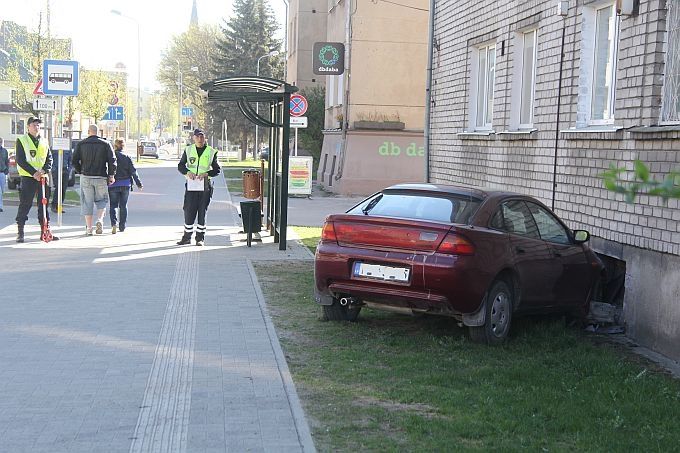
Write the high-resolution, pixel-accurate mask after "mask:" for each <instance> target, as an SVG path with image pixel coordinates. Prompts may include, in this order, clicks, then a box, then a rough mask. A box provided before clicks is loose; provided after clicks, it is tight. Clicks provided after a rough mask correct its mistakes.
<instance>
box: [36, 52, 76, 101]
mask: <svg viewBox="0 0 680 453" xmlns="http://www.w3.org/2000/svg"><path fill="white" fill-rule="evenodd" d="M42 80H43V86H42V88H43V92H44V93H45V94H46V95H50V96H77V95H78V62H77V61H71V60H44V61H43V79H42Z"/></svg>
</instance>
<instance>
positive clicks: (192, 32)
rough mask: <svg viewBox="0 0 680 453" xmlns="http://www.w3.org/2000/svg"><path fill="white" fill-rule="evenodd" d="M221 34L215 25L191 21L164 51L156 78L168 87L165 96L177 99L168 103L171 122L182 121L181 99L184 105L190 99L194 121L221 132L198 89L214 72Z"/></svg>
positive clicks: (211, 133)
mask: <svg viewBox="0 0 680 453" xmlns="http://www.w3.org/2000/svg"><path fill="white" fill-rule="evenodd" d="M219 34H220V31H219V29H218V28H217V27H216V26H214V25H201V26H200V27H198V26H195V25H192V26H190V27H189V29H188V30H187V31H186V32H184V33H182V34H180V35H177V36H174V37H173V38H172V42H171V43H170V45H169V47H168V48H167V49H166V50H165V51H164V52H163V55H162V57H161V64H160V68H159V70H158V76H157V78H158V81H159V82H160V83H161V85H163V87H164V89H165V92H164V99H165V100H166V101H167V100H170V99H172V100H174V102H173V103H165V104H166V105H168V106H170V108H169V110H168V112H167V115H168V116H169V118H168V124H169V123H170V122H173V124H179V119H178V116H179V102H180V101H182V102H183V105H184V101H186V100H190V101H191V102H190V103H191V106H193V107H194V117H193V122H194V124H197V125H199V126H200V127H202V128H204V129H207V132H208V134H210V135H213V134H215V133H217V132H219V131H214V130H212V129H211V126H212V125H211V121H210V111H209V110H208V109H207V107H206V100H205V98H204V97H203V96H201V94H200V90H199V86H200V85H201V84H202V83H204V82H207V81H209V80H210V79H211V78H212V75H213V73H214V59H215V56H216V53H215V52H216V51H215V48H216V45H217V39H218V37H219ZM192 67H196V68H197V69H198V71H192V70H191V68H192ZM178 71H181V72H182V85H183V87H182V91H183V93H182V98H183V99H181V100H180V99H179V98H178V96H179V89H178V83H179V72H178ZM172 104H174V105H172ZM218 129H219V128H218Z"/></svg>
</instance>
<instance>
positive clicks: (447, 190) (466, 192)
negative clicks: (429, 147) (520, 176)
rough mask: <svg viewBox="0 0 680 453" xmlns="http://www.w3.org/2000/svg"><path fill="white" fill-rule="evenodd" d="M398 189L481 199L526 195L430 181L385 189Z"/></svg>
mask: <svg viewBox="0 0 680 453" xmlns="http://www.w3.org/2000/svg"><path fill="white" fill-rule="evenodd" d="M392 190H394V191H397V190H408V191H413V192H429V193H442V194H452V195H460V196H464V197H473V198H478V199H480V200H483V199H487V198H496V197H499V198H505V197H508V196H518V197H525V195H522V194H519V193H516V192H509V191H505V190H498V189H492V188H485V187H474V186H458V185H449V184H429V183H401V184H395V185H393V186H389V187H387V188H385V189H383V191H392Z"/></svg>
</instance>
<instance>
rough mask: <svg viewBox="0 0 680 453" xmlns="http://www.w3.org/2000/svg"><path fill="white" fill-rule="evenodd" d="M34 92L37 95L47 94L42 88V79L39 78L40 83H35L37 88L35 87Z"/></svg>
mask: <svg viewBox="0 0 680 453" xmlns="http://www.w3.org/2000/svg"><path fill="white" fill-rule="evenodd" d="M33 94H35V95H37V96H45V93H43V88H42V79H40V80H38V83H36V84H35V88H33Z"/></svg>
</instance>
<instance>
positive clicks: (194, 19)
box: [189, 0, 198, 27]
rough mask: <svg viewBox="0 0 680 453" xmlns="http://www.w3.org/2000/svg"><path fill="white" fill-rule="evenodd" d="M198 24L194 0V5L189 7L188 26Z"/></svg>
mask: <svg viewBox="0 0 680 453" xmlns="http://www.w3.org/2000/svg"><path fill="white" fill-rule="evenodd" d="M194 25H198V11H197V10H196V0H194V5H193V6H192V7H191V21H190V22H189V26H190V27H191V26H194Z"/></svg>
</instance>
